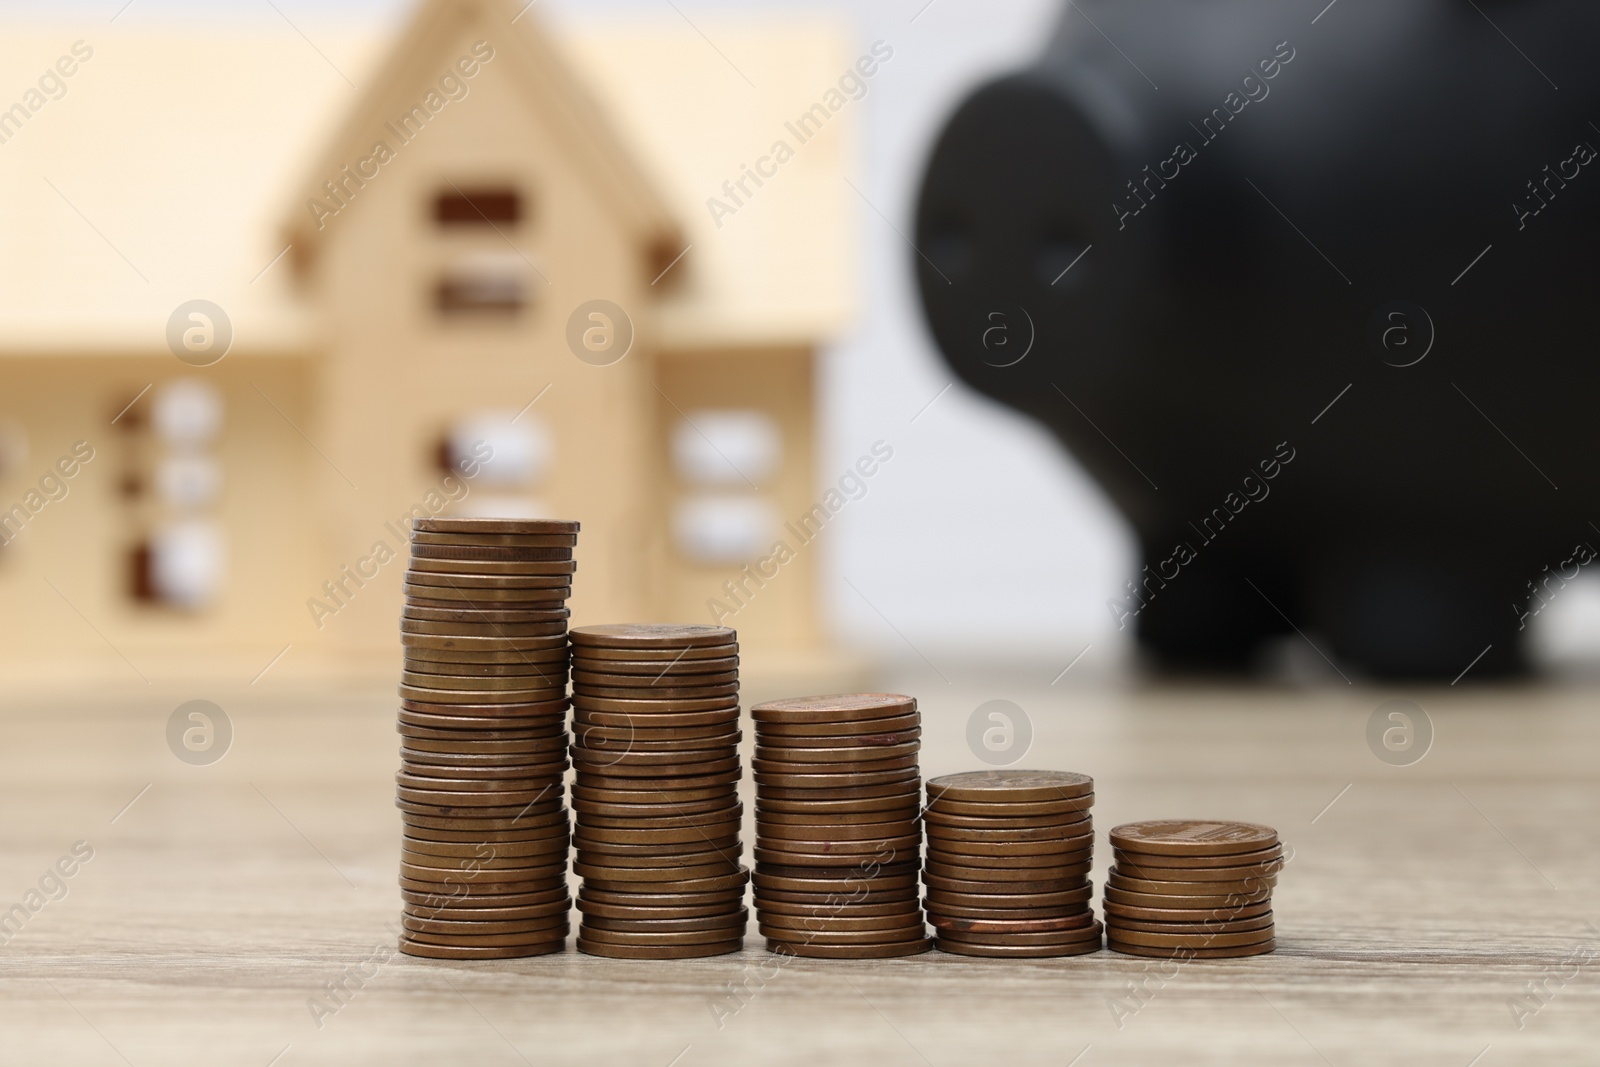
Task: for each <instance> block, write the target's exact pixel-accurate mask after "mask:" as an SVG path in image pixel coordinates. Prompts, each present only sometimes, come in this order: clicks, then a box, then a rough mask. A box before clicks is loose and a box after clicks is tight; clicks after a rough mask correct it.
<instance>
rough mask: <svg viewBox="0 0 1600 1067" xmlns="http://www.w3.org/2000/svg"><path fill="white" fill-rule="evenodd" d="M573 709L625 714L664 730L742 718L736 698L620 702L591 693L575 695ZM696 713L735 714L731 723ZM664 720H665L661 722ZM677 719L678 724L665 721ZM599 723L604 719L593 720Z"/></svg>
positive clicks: (573, 696)
mask: <svg viewBox="0 0 1600 1067" xmlns="http://www.w3.org/2000/svg"><path fill="white" fill-rule="evenodd" d="M572 706H573V707H574V708H577V709H579V710H581V711H584V712H610V713H612V714H616V713H619V712H620V713H624V714H626V715H628V716H631V717H632V718H633V719H634V720H635V721H636V722H638V721H639V720H640V719H641V718H642V717H648V718H649V719H650V720H651V721H653V722H659V723H660V725H662V726H696V725H700V724H703V723H707V722H718V721H731V719H737V718H738V711H739V699H738V697H737V696H732V697H707V698H703V699H699V700H677V699H674V700H617V699H613V698H611V697H597V696H591V695H589V694H587V693H574V694H573V695H572ZM695 712H719V713H722V714H724V715H728V713H730V712H731V713H732V715H731V719H729V720H718V719H716V718H714V717H706V716H703V715H702V716H700V717H693V716H692V715H691V713H695ZM658 716H659V717H663V718H658ZM665 716H675V717H677V720H678V721H672V720H668V719H666V718H664V717H665ZM593 721H594V722H596V723H600V722H602V720H600V719H594V720H593ZM640 724H641V725H643V724H642V723H640Z"/></svg>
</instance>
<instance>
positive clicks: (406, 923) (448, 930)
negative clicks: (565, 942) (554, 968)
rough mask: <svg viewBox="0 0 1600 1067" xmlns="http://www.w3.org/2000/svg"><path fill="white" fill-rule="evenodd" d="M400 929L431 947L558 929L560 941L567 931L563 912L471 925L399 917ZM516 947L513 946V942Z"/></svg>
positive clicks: (460, 922)
mask: <svg viewBox="0 0 1600 1067" xmlns="http://www.w3.org/2000/svg"><path fill="white" fill-rule="evenodd" d="M400 925H401V926H403V927H404V928H405V929H406V930H407V931H408V933H409V936H412V937H414V938H416V939H417V940H419V941H424V942H429V943H433V944H446V945H449V944H456V943H458V941H459V942H463V943H476V942H475V941H474V940H473V939H476V938H480V937H483V936H485V935H502V936H516V935H519V934H524V935H526V934H533V933H535V932H539V933H545V932H548V931H553V930H557V929H559V930H560V931H561V934H562V936H563V937H565V936H566V934H567V932H568V930H570V929H571V927H570V925H569V922H568V919H567V915H566V913H565V912H563V913H561V914H558V915H550V916H546V917H544V918H541V919H508V920H501V921H494V922H491V921H477V922H475V921H471V920H466V921H462V920H454V919H418V918H414V917H412V916H409V915H402V916H401V917H400ZM513 943H516V942H513Z"/></svg>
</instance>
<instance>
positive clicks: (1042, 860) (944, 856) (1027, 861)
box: [928, 845, 1094, 874]
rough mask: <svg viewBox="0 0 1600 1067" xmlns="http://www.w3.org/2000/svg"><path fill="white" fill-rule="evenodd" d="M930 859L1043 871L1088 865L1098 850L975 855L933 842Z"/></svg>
mask: <svg viewBox="0 0 1600 1067" xmlns="http://www.w3.org/2000/svg"><path fill="white" fill-rule="evenodd" d="M928 859H929V860H930V861H932V862H935V863H940V864H946V865H949V866H952V867H969V868H977V869H982V870H995V871H1006V870H1009V871H1019V872H1022V871H1026V872H1030V873H1036V874H1042V873H1044V872H1052V873H1053V872H1056V871H1061V870H1065V869H1067V868H1074V869H1075V868H1077V867H1081V866H1084V865H1086V864H1088V863H1090V862H1091V861H1092V860H1093V859H1094V853H1093V851H1092V850H1091V849H1087V848H1080V849H1078V850H1076V851H1074V852H1060V853H1056V854H1055V855H1050V856H1009V855H1003V856H973V855H968V854H965V853H961V852H946V851H944V850H943V849H936V848H933V847H932V846H931V845H930V846H929V848H928Z"/></svg>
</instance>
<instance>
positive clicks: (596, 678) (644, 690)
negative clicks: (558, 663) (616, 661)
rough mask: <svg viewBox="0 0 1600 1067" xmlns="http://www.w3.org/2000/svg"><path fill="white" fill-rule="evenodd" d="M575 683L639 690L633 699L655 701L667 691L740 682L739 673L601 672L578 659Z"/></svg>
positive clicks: (573, 667)
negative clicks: (663, 691)
mask: <svg viewBox="0 0 1600 1067" xmlns="http://www.w3.org/2000/svg"><path fill="white" fill-rule="evenodd" d="M572 680H573V682H574V683H576V684H578V685H582V686H584V687H585V688H590V689H594V688H599V689H606V688H610V689H637V690H639V692H637V693H634V694H632V696H633V697H638V698H651V697H654V696H655V695H657V694H658V693H660V692H661V691H662V690H664V689H682V688H696V689H704V688H707V687H719V688H720V687H725V686H730V685H735V684H737V683H738V681H739V672H738V670H737V669H735V670H722V671H706V672H700V673H695V674H690V673H688V672H684V671H673V672H663V671H657V672H655V673H651V674H626V673H622V672H619V671H597V670H594V669H593V668H591V667H590V666H589V665H588V664H585V663H584V662H583V661H582V660H581V659H574V660H573V664H572ZM625 699H627V698H625Z"/></svg>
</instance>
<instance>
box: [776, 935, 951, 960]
mask: <svg viewBox="0 0 1600 1067" xmlns="http://www.w3.org/2000/svg"><path fill="white" fill-rule="evenodd" d="M932 947H933V940H932V939H931V938H926V937H924V938H918V939H916V940H914V941H902V942H896V943H894V944H888V945H818V944H802V943H796V942H792V941H778V940H774V939H772V938H770V937H769V938H767V951H768V952H775V953H779V954H781V955H789V956H811V957H815V958H817V959H827V960H875V959H890V958H892V957H895V956H915V955H917V954H919V953H923V952H927V951H928V950H929V949H931V948H932Z"/></svg>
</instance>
